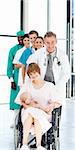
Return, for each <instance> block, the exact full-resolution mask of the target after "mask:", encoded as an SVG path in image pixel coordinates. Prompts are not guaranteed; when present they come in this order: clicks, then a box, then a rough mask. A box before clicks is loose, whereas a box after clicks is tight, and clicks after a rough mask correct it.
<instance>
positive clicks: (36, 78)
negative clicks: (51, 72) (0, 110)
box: [16, 63, 61, 150]
mask: <svg viewBox="0 0 75 150" xmlns="http://www.w3.org/2000/svg"><path fill="white" fill-rule="evenodd" d="M27 74H28V76H29V78H30V81H31V82H30V84H28V85H26V86H25V85H24V87H23V88H22V89H21V90H20V92H19V94H18V96H17V98H16V103H18V102H19V101H20V102H19V103H20V104H21V105H23V109H22V112H21V118H22V124H23V145H22V147H21V149H20V150H29V148H28V146H27V143H28V135H29V132H30V129H31V128H32V125H33V126H34V133H35V136H36V142H37V150H45V148H44V147H42V146H41V139H42V135H43V134H44V133H45V132H47V131H48V130H49V129H50V128H51V123H50V120H51V112H52V111H53V109H54V108H57V107H59V106H60V105H61V98H60V97H59V93H58V91H56V89H55V86H54V85H53V84H52V83H51V82H47V81H44V80H42V79H41V75H40V68H39V66H38V65H37V64H36V63H31V64H29V66H28V67H27Z"/></svg>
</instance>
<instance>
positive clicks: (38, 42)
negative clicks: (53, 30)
mask: <svg viewBox="0 0 75 150" xmlns="http://www.w3.org/2000/svg"><path fill="white" fill-rule="evenodd" d="M43 46H44V40H43V38H40V37H37V38H36V40H35V48H36V49H40V48H42V47H43Z"/></svg>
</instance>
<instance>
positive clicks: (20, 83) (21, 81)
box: [13, 46, 26, 86]
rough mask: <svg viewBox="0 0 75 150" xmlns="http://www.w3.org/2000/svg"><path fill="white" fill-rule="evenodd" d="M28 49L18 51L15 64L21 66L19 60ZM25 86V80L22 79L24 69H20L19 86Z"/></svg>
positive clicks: (23, 48)
mask: <svg viewBox="0 0 75 150" xmlns="http://www.w3.org/2000/svg"><path fill="white" fill-rule="evenodd" d="M25 49H26V47H25V46H24V47H22V48H21V49H20V50H19V51H17V53H16V55H15V57H14V60H13V64H21V63H20V61H19V59H20V57H21V55H22V53H23V52H24V51H25ZM22 85H23V79H22V68H19V76H18V86H22Z"/></svg>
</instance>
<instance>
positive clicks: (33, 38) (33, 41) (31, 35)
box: [29, 33, 37, 46]
mask: <svg viewBox="0 0 75 150" xmlns="http://www.w3.org/2000/svg"><path fill="white" fill-rule="evenodd" d="M36 38H37V35H36V34H35V33H33V34H29V39H30V42H31V44H32V46H34V43H35V40H36Z"/></svg>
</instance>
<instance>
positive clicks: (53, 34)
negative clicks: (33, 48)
mask: <svg viewBox="0 0 75 150" xmlns="http://www.w3.org/2000/svg"><path fill="white" fill-rule="evenodd" d="M52 36H54V37H55V38H56V34H55V33H53V32H51V31H49V32H46V34H45V35H44V38H46V37H52Z"/></svg>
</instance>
